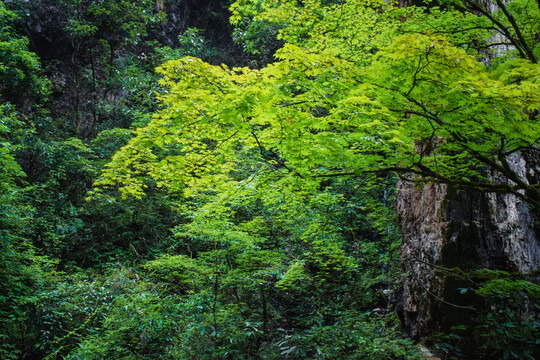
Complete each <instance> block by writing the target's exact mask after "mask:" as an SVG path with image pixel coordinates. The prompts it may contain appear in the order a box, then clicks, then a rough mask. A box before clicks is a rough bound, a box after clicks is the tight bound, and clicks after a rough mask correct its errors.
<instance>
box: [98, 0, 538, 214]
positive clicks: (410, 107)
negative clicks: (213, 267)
mask: <svg viewBox="0 0 540 360" xmlns="http://www.w3.org/2000/svg"><path fill="white" fill-rule="evenodd" d="M499 5H500V6H502V7H501V9H500V10H498V11H497V12H495V13H493V14H491V15H489V14H488V15H486V14H484V15H485V16H477V15H474V14H470V13H469V14H468V13H464V12H463V9H462V8H461V5H458V6H456V7H455V8H454V7H451V6H450V7H449V8H448V9H447V10H442V9H439V8H434V9H431V10H430V9H427V8H424V7H411V8H406V9H401V8H399V7H396V6H394V5H392V4H387V3H386V2H382V1H381V2H377V1H375V2H373V1H368V2H366V1H345V2H343V1H338V2H329V3H328V2H324V1H315V0H313V1H305V2H302V3H298V2H296V1H282V2H278V3H275V2H259V1H257V2H255V1H253V2H252V1H239V2H237V3H235V4H233V5H232V7H231V9H232V11H233V17H232V22H233V23H234V24H236V25H237V26H239V27H242V26H244V28H245V30H246V33H249V29H250V26H252V25H253V24H254V23H255V22H257V21H259V22H261V21H265V22H269V23H275V24H278V26H279V27H280V28H281V30H280V35H279V37H280V39H281V40H283V41H284V42H285V43H284V46H283V47H282V48H281V49H279V50H278V51H277V52H276V54H275V58H276V61H275V62H274V63H272V64H269V65H267V66H266V67H264V68H262V69H249V68H232V69H230V68H228V67H226V66H224V65H222V66H214V65H210V64H207V63H204V62H203V61H201V60H199V59H196V58H191V57H186V58H183V59H178V60H173V61H169V62H167V63H166V64H164V65H163V66H161V67H159V68H158V72H159V73H161V74H162V76H163V80H162V81H161V85H162V86H163V88H164V89H165V90H164V91H163V93H162V95H161V97H160V100H161V101H162V104H163V109H162V110H161V111H160V112H158V113H157V114H156V115H155V116H154V118H153V120H152V122H151V123H150V124H149V125H148V126H146V127H144V128H141V129H139V130H138V131H137V136H136V137H135V138H134V139H133V140H132V141H131V142H130V143H129V144H128V145H127V146H126V147H125V148H123V149H122V150H121V151H120V152H119V153H117V154H116V155H115V157H114V158H113V160H112V162H111V164H110V165H109V168H108V170H107V171H105V172H104V174H103V177H102V178H101V179H100V180H99V181H98V182H97V184H98V185H100V186H102V187H107V186H112V185H117V184H120V191H121V192H122V193H123V194H124V195H127V194H131V195H134V196H141V195H142V194H143V189H144V187H145V186H147V185H148V184H146V182H147V181H148V179H149V178H152V179H153V180H154V181H155V184H156V185H157V186H164V187H167V188H168V189H170V190H171V191H173V192H181V193H183V195H184V196H188V197H189V196H201V195H203V194H209V193H212V194H215V193H216V192H217V193H221V194H231V193H238V191H240V189H242V188H245V187H246V186H247V185H246V184H248V183H250V184H251V185H250V186H252V187H253V186H254V187H261V186H262V187H264V186H267V184H268V182H269V181H272V182H273V183H274V186H276V187H283V186H289V185H291V184H297V183H299V182H302V184H303V186H307V187H312V188H315V187H316V186H318V185H317V184H319V183H320V182H321V181H323V180H324V179H325V178H328V177H335V176H355V175H359V174H365V173H385V172H388V171H397V172H398V173H400V174H403V176H406V177H408V179H410V180H413V181H435V182H444V183H451V184H455V185H460V186H466V187H472V188H475V189H478V190H482V191H494V192H506V193H512V194H514V195H516V196H517V197H519V198H522V199H523V200H525V201H527V202H529V203H530V204H531V205H535V206H537V205H539V204H540V189H539V185H538V184H537V183H534V182H532V183H530V182H529V179H527V178H526V177H525V175H524V174H519V173H518V172H517V171H516V169H515V168H513V167H512V165H511V163H512V161H514V157H515V156H516V154H517V153H519V152H521V153H525V154H529V155H530V156H533V157H534V156H537V155H538V139H539V135H540V132H539V125H538V120H537V114H538V111H537V109H538V108H539V106H540V96H539V95H538V94H540V91H539V90H540V85H539V83H538V79H539V78H540V77H539V75H540V70H539V67H538V65H537V64H536V57H537V55H535V54H537V53H538V49H539V47H538V46H537V40H536V38H535V37H534V36H533V35H532V34H534V33H535V31H537V27H538V25H537V24H538V22H534V20H535V19H538V8H537V7H535V6H534V4H533V3H531V2H522V1H518V2H513V3H512V4H511V5H509V6H503V5H501V4H499ZM409 19H411V20H410V21H409ZM516 19H517V20H516ZM433 23H435V24H436V25H437V26H436V27H435V28H433ZM520 25H522V27H520ZM430 27H431V28H430ZM468 27H470V28H471V29H469V28H468ZM493 28H496V29H498V28H502V29H505V31H502V32H503V33H504V34H507V35H508V38H509V39H510V40H509V41H511V42H512V41H514V42H515V46H514V49H513V50H512V49H510V50H508V51H507V53H506V54H505V55H504V56H502V57H501V58H499V59H497V60H496V64H489V65H486V63H487V61H486V60H484V59H483V58H484V57H485V54H486V52H485V50H484V49H485V48H486V47H488V48H489V47H490V46H491V45H493V44H492V43H493V41H492V40H491V37H490V36H491V35H492V31H491V32H490V31H489V29H493ZM353 29H354V30H353ZM511 29H512V30H511ZM520 29H521V30H520ZM525 31H526V32H525ZM446 32H448V33H449V34H450V35H448V36H445V35H443V34H444V33H446ZM514 33H515V34H517V35H515V36H514ZM523 34H528V36H524V35H523ZM515 39H519V41H520V42H519V43H518V41H517V40H515ZM490 41H491V43H490ZM479 42H482V44H483V45H482V46H477V47H474V46H473V45H474V44H475V43H479ZM486 169H489V170H488V171H487V172H486ZM492 171H495V172H497V173H498V174H500V175H501V176H502V180H501V177H500V176H499V177H494V176H493V174H491V172H492ZM309 184H311V185H309ZM223 196H225V197H226V196H228V195H223Z"/></svg>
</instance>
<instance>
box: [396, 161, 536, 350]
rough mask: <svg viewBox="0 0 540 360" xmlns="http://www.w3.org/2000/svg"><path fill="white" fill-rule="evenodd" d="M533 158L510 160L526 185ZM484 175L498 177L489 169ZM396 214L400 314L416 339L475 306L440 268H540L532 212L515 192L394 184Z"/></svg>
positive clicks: (450, 323)
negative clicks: (400, 270) (400, 241)
mask: <svg viewBox="0 0 540 360" xmlns="http://www.w3.org/2000/svg"><path fill="white" fill-rule="evenodd" d="M535 152H536V151H535ZM533 155H536V156H533ZM537 155H538V153H537V152H536V154H526V155H517V154H515V155H513V157H512V159H511V160H512V161H511V166H512V168H513V170H514V171H516V172H518V173H519V175H521V177H522V178H526V179H528V180H529V182H530V183H533V182H538V177H539V174H540V160H539V158H540V157H538V156H537ZM487 175H488V176H490V177H491V178H492V179H494V180H500V181H504V179H501V178H500V176H499V175H498V174H496V173H490V174H487ZM397 212H398V219H399V224H400V228H401V232H402V236H403V244H402V261H403V268H404V271H405V272H406V276H405V278H404V281H403V291H402V296H401V314H402V317H403V322H404V326H405V329H406V331H407V332H408V333H409V334H410V335H411V336H412V337H413V338H415V339H418V340H425V338H426V337H428V336H430V335H433V334H435V333H438V332H448V331H450V329H451V327H452V326H454V325H459V324H458V323H457V322H456V319H463V318H464V316H465V315H466V314H468V316H469V317H472V316H474V312H475V311H477V310H478V307H479V306H482V304H480V303H479V302H478V299H477V298H475V297H474V295H473V294H469V293H468V294H462V292H463V291H462V287H463V286H464V284H463V283H461V282H460V281H459V279H457V278H456V277H455V276H449V274H447V273H445V271H444V269H445V268H460V269H462V270H463V271H471V270H475V269H480V268H488V269H493V270H504V271H510V272H520V273H528V272H531V271H534V270H537V269H538V268H539V266H540V221H539V216H538V211H537V210H534V209H533V208H531V206H530V205H528V204H527V203H525V202H523V201H522V200H520V199H518V198H517V197H515V196H514V195H510V194H498V193H480V192H475V191H471V190H466V189H457V188H455V187H453V186H450V185H446V184H429V185H423V186H415V185H414V184H412V183H410V182H406V181H401V182H400V183H399V191H398V194H397ZM533 280H534V279H533ZM536 280H538V279H536Z"/></svg>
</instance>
